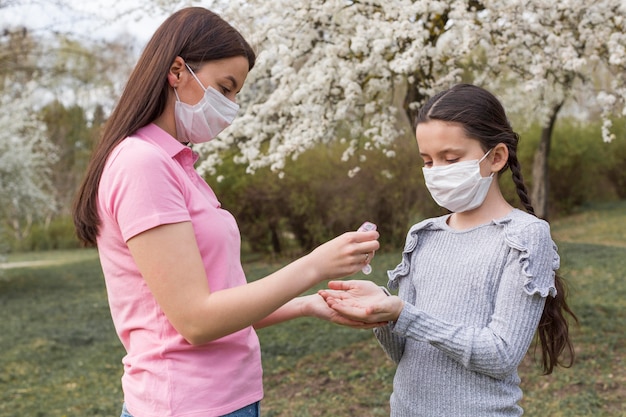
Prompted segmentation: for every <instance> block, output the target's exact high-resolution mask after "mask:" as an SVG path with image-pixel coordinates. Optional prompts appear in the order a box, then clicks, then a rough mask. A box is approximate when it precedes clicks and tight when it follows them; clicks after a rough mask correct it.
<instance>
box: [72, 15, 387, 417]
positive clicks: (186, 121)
mask: <svg viewBox="0 0 626 417" xmlns="http://www.w3.org/2000/svg"><path fill="white" fill-rule="evenodd" d="M254 61H255V54H254V52H253V51H252V49H251V48H250V46H249V45H248V43H247V42H246V41H245V40H244V39H243V37H242V36H241V35H240V34H239V32H237V31H236V30H235V29H233V28H232V27H231V26H230V25H229V24H228V23H226V22H225V21H224V20H222V19H221V18H220V17H219V16H217V15H216V14H214V13H212V12H210V11H208V10H206V9H203V8H195V7H194V8H187V9H183V10H181V11H179V12H177V13H175V14H173V15H172V16H171V17H169V18H168V19H167V20H166V21H165V22H164V23H163V24H162V25H161V26H160V27H159V28H158V30H157V31H156V33H155V34H154V36H153V37H152V39H151V40H150V41H149V43H148V44H147V46H146V48H145V50H144V52H143V54H142V56H141V57H140V58H139V61H138V62H137V65H136V67H135V69H134V71H133V72H132V74H131V75H130V78H129V80H128V82H127V85H126V88H125V90H124V92H123V93H122V96H121V98H120V100H119V102H118V104H117V106H116V107H115V109H114V110H113V112H112V114H111V116H110V118H109V120H108V122H107V124H106V126H105V129H104V132H103V135H102V138H101V140H100V142H99V143H98V145H97V147H96V149H95V151H94V153H93V156H92V159H91V162H90V165H89V167H88V170H87V173H86V177H85V179H84V182H83V184H82V186H81V188H80V190H79V194H78V197H77V201H76V205H75V208H74V222H75V225H76V230H77V233H78V236H79V237H80V239H82V241H83V242H85V243H86V244H91V245H97V247H98V251H99V255H100V261H101V264H102V269H103V272H104V277H105V282H106V287H107V293H108V299H109V304H110V308H111V315H112V318H113V322H114V324H115V328H116V331H117V333H118V335H119V337H120V340H121V341H122V344H123V345H124V347H125V349H126V352H127V354H126V356H125V357H124V359H123V363H124V375H123V377H122V387H123V391H124V400H125V405H124V407H123V411H122V416H131V415H132V416H135V417H166V416H178V417H191V416H203V417H211V416H223V415H229V416H239V415H246V416H258V415H259V401H260V399H261V398H262V396H263V388H262V372H261V352H260V348H259V341H258V338H257V336H256V333H255V331H254V329H253V327H252V326H253V325H254V326H255V327H262V326H267V325H270V324H274V323H278V322H281V321H284V320H288V319H292V318H295V317H300V316H305V315H308V316H316V317H320V318H324V319H327V320H334V321H336V322H339V323H342V322H343V323H348V321H346V320H345V319H341V318H339V317H338V316H337V315H336V314H335V313H334V312H333V310H331V309H329V308H328V306H327V305H326V303H325V302H324V300H323V299H322V298H321V297H319V296H317V295H316V294H313V295H312V296H307V297H299V298H294V297H296V296H298V295H299V294H301V293H302V292H304V291H305V290H307V289H308V288H310V287H312V286H314V285H316V284H318V283H319V282H321V281H323V280H327V279H331V278H339V277H343V276H347V275H351V274H353V273H355V272H357V271H359V270H360V269H361V268H363V267H364V265H366V264H367V261H368V260H369V259H371V257H372V256H373V255H374V251H375V250H376V249H378V241H377V240H376V239H377V238H378V234H377V233H376V232H375V231H370V232H359V233H357V232H352V233H345V234H344V235H342V236H339V237H337V238H335V239H334V240H332V241H330V242H328V243H326V244H324V245H322V246H320V247H318V248H317V249H315V250H314V251H313V252H312V253H310V254H309V255H307V256H304V257H303V258H301V259H298V260H297V261H295V262H293V263H291V264H289V265H287V266H286V267H284V268H283V269H281V270H279V271H277V272H275V273H273V274H272V275H270V276H268V277H266V278H264V279H261V280H258V281H256V282H253V283H250V284H247V283H246V279H245V276H244V272H243V269H242V266H241V262H240V235H239V230H238V228H237V224H236V222H235V220H234V219H233V217H232V216H231V215H230V213H228V212H227V211H225V210H223V209H221V208H220V203H219V201H218V200H217V198H216V196H215V194H214V193H213V191H212V190H211V188H210V187H209V186H208V185H207V184H206V183H205V182H204V180H203V179H202V178H201V177H200V176H199V175H198V174H197V173H196V172H195V171H194V169H193V163H194V162H195V160H196V155H195V154H194V152H192V150H191V149H190V148H189V147H187V146H186V145H187V144H188V143H189V142H191V143H199V142H205V141H208V140H211V139H212V138H214V137H215V136H216V135H217V134H218V133H219V132H220V131H221V130H222V129H224V128H225V127H226V126H228V125H229V124H230V123H231V121H232V120H233V118H234V117H235V114H236V113H237V109H238V106H237V104H235V98H236V95H237V93H238V92H239V90H240V89H241V87H242V86H243V84H244V81H245V79H246V77H247V74H248V71H250V70H251V69H252V67H253V66H254ZM353 324H354V325H357V326H358V324H357V323H353ZM363 326H364V327H372V326H370V325H367V324H365V325H363Z"/></svg>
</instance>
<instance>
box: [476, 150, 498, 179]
mask: <svg viewBox="0 0 626 417" xmlns="http://www.w3.org/2000/svg"><path fill="white" fill-rule="evenodd" d="M493 150H494V148H491V149H489V150H488V151H487V152H486V153H485V154H484V155H483V157H482V158H480V159H479V160H478V166H479V168H480V163H481V162H482V161H484V160H485V158H486V157H487V155H489V154H490V153H491V151H493ZM494 174H495V172H492V173H491V175H489V177H484V178H493V175H494Z"/></svg>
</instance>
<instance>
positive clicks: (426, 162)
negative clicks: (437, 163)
mask: <svg viewBox="0 0 626 417" xmlns="http://www.w3.org/2000/svg"><path fill="white" fill-rule="evenodd" d="M424 166H425V167H431V166H433V161H424Z"/></svg>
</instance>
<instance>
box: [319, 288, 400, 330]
mask: <svg viewBox="0 0 626 417" xmlns="http://www.w3.org/2000/svg"><path fill="white" fill-rule="evenodd" d="M328 287H329V289H328V290H320V291H319V292H318V293H319V295H321V296H322V297H323V298H324V300H326V303H327V304H328V306H329V307H330V308H332V309H333V310H335V311H336V312H337V313H339V314H340V315H341V316H343V317H344V318H346V319H350V320H353V321H362V322H366V323H381V322H389V321H396V320H397V319H398V317H399V316H400V313H401V312H402V309H403V308H404V301H402V300H401V299H400V298H399V297H396V296H388V295H387V294H386V293H385V292H384V291H383V290H382V289H381V288H380V287H379V286H378V285H377V284H375V283H374V282H372V281H364V280H351V281H331V282H329V283H328Z"/></svg>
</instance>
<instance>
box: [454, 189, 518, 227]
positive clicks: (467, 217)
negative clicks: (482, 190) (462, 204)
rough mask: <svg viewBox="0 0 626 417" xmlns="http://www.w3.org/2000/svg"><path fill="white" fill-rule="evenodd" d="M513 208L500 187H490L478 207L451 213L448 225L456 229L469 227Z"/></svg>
mask: <svg viewBox="0 0 626 417" xmlns="http://www.w3.org/2000/svg"><path fill="white" fill-rule="evenodd" d="M511 210H513V206H511V205H510V204H509V203H508V202H507V201H506V200H505V199H504V197H503V196H502V194H501V193H500V189H499V188H496V189H492V190H491V191H490V192H489V194H487V198H485V201H484V202H483V204H481V206H480V207H478V208H475V209H474V210H470V211H464V212H461V213H452V215H450V217H449V218H448V221H447V223H448V226H450V227H451V228H453V229H456V230H464V229H470V228H472V227H476V226H480V225H482V224H486V223H489V222H490V221H492V220H495V219H500V218H502V217H504V216H506V215H507V214H509V213H510V212H511Z"/></svg>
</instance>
